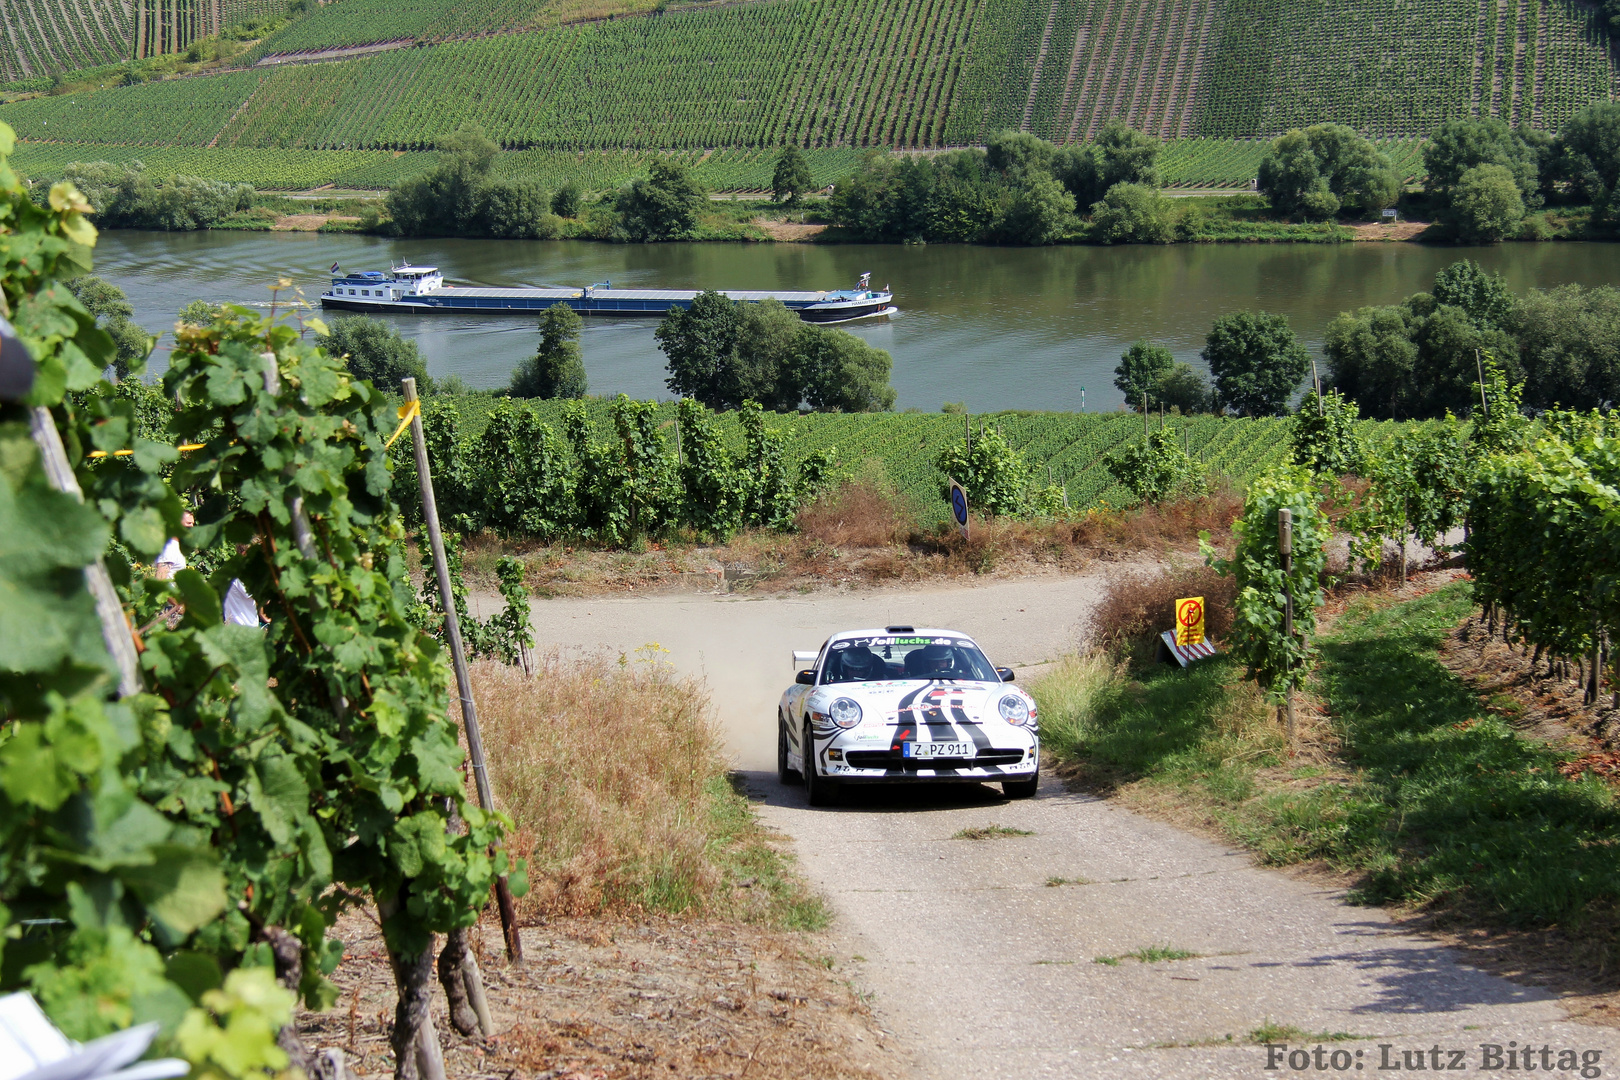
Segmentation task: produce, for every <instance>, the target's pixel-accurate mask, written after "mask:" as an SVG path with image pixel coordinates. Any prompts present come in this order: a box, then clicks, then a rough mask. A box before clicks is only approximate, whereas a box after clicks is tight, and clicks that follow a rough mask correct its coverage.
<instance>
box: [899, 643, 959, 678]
mask: <svg viewBox="0 0 1620 1080" xmlns="http://www.w3.org/2000/svg"><path fill="white" fill-rule="evenodd" d="M955 674H956V654H955V653H954V652H953V651H952V650H951V647H950V646H949V645H924V646H923V647H922V648H920V649H916V650H914V651H913V652H910V653H908V654H906V675H907V676H908V677H910V678H913V679H938V678H943V677H952V676H954V675H955Z"/></svg>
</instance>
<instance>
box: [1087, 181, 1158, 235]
mask: <svg viewBox="0 0 1620 1080" xmlns="http://www.w3.org/2000/svg"><path fill="white" fill-rule="evenodd" d="M1091 220H1092V225H1093V227H1094V228H1095V230H1096V235H1097V237H1098V239H1100V240H1102V241H1104V242H1105V243H1109V244H1166V243H1169V242H1170V238H1171V235H1172V233H1173V232H1174V227H1173V226H1172V224H1171V222H1170V205H1169V200H1167V199H1165V197H1164V196H1163V195H1160V194H1159V191H1158V189H1157V188H1151V187H1148V186H1146V185H1145V184H1128V183H1120V184H1115V185H1114V186H1113V187H1111V188H1109V189H1108V194H1106V195H1104V196H1103V198H1102V201H1101V202H1098V203H1094V204H1093V205H1092V207H1091Z"/></svg>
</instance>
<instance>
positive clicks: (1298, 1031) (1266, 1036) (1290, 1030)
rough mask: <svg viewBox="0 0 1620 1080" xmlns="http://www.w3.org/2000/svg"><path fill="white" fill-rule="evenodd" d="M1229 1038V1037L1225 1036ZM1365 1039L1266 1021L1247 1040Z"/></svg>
mask: <svg viewBox="0 0 1620 1080" xmlns="http://www.w3.org/2000/svg"><path fill="white" fill-rule="evenodd" d="M1227 1038H1228V1039H1230V1038H1231V1036H1230V1035H1228V1036H1227ZM1364 1038H1367V1036H1365V1035H1352V1034H1351V1033H1350V1032H1348V1031H1318V1032H1316V1033H1315V1034H1314V1035H1313V1034H1311V1033H1310V1032H1308V1031H1306V1030H1305V1029H1304V1028H1298V1027H1295V1026H1293V1025H1292V1024H1278V1023H1275V1022H1274V1021H1271V1020H1267V1021H1266V1022H1265V1023H1264V1024H1261V1025H1260V1026H1259V1027H1257V1028H1255V1029H1254V1030H1253V1031H1251V1032H1249V1034H1248V1040H1249V1041H1250V1042H1252V1043H1257V1044H1262V1045H1263V1044H1265V1043H1302V1042H1309V1043H1325V1042H1352V1041H1354V1040H1356V1039H1364Z"/></svg>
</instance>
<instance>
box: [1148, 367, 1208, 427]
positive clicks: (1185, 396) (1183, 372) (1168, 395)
mask: <svg viewBox="0 0 1620 1080" xmlns="http://www.w3.org/2000/svg"><path fill="white" fill-rule="evenodd" d="M1158 400H1159V402H1160V403H1161V404H1163V405H1164V407H1165V408H1167V409H1175V410H1177V411H1179V412H1180V413H1181V415H1183V416H1191V415H1193V414H1194V413H1207V412H1209V411H1210V410H1212V409H1213V408H1214V407H1215V394H1214V393H1213V392H1212V391H1211V390H1210V388H1209V380H1208V379H1207V378H1205V377H1204V373H1203V372H1201V371H1199V370H1198V369H1197V368H1195V367H1193V366H1192V365H1191V364H1184V363H1180V362H1179V361H1178V362H1177V363H1176V365H1175V366H1174V367H1172V368H1171V369H1170V370H1169V371H1168V372H1166V373H1165V374H1164V376H1163V377H1161V378H1160V379H1159V393H1158Z"/></svg>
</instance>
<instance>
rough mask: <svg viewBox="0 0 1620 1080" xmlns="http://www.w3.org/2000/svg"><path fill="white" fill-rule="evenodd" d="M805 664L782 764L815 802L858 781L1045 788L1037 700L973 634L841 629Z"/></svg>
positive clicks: (1014, 793)
mask: <svg viewBox="0 0 1620 1080" xmlns="http://www.w3.org/2000/svg"><path fill="white" fill-rule="evenodd" d="M793 666H794V667H795V668H798V669H800V670H799V672H798V677H797V678H796V679H795V680H794V684H793V685H792V686H790V687H788V688H787V692H786V693H784V694H783V695H782V703H781V705H780V706H779V708H778V711H777V734H776V768H777V774H778V776H779V777H780V778H781V780H782V782H783V783H784V784H785V783H789V782H790V781H791V780H792V779H793V778H794V775H795V774H797V775H798V776H801V777H803V778H804V786H805V789H806V791H807V792H808V794H809V796H810V803H811V805H812V806H824V805H827V804H829V803H831V802H832V801H833V800H834V799H835V798H836V797H837V791H838V788H839V787H840V786H841V785H843V784H846V783H851V782H856V783H861V782H877V783H894V782H929V783H941V782H944V783H964V782H965V783H977V784H985V783H1000V784H1001V790H1002V791H1003V792H1004V793H1005V794H1006V795H1007V797H1008V798H1013V799H1027V798H1029V797H1030V796H1031V795H1034V794H1035V788H1036V786H1037V784H1039V782H1040V781H1039V773H1038V770H1039V768H1040V763H1041V761H1040V759H1041V741H1040V735H1039V733H1038V732H1037V731H1036V726H1035V700H1034V699H1033V698H1031V697H1030V696H1029V695H1028V694H1026V693H1024V691H1022V690H1020V689H1019V688H1017V687H1015V686H1011V685H1008V684H1009V683H1010V682H1011V681H1012V677H1013V676H1012V672H1011V671H1010V670H1008V669H1007V668H996V667H992V666H991V664H990V661H988V660H986V659H985V657H984V653H983V652H981V651H980V650H979V647H978V646H977V645H975V644H974V643H973V640H972V639H971V638H969V637H968V636H967V635H966V634H960V633H957V632H956V631H955V630H918V629H914V628H912V627H910V626H890V627H886V628H885V629H882V630H850V631H846V632H845V633H841V634H834V635H833V636H832V637H830V638H828V639H827V641H826V643H825V644H824V645H822V646H821V651H820V652H819V653H810V652H795V653H794V654H793Z"/></svg>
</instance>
